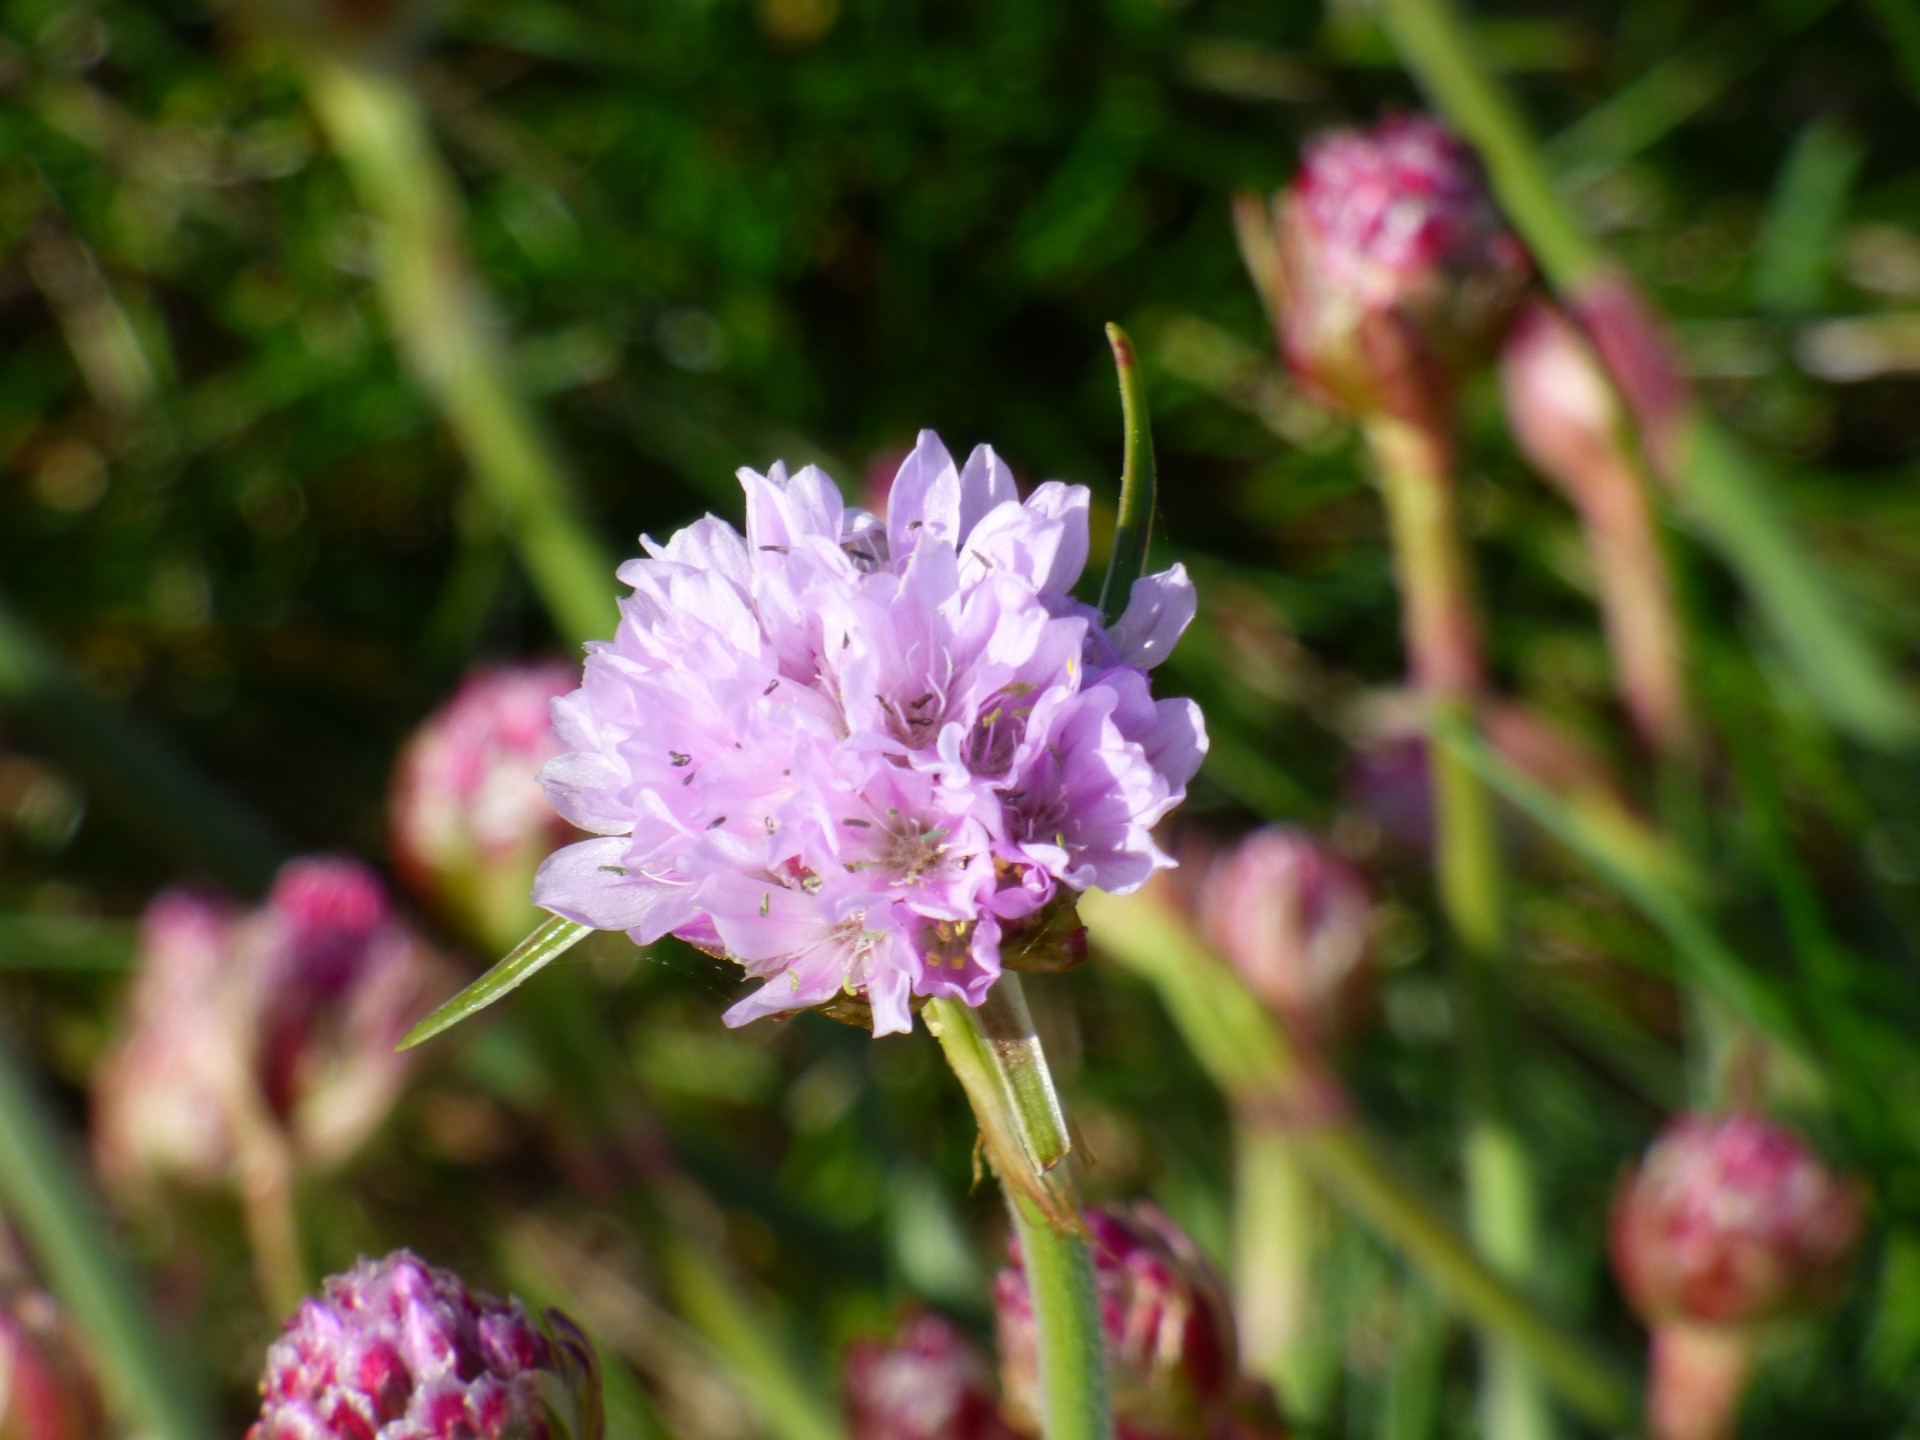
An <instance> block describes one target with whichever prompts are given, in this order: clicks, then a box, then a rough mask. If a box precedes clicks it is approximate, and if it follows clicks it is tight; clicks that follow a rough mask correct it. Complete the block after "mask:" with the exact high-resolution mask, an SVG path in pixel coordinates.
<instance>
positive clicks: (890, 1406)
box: [840, 1314, 1014, 1440]
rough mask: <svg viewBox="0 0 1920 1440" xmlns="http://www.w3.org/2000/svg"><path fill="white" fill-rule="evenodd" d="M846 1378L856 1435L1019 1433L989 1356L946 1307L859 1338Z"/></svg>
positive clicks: (988, 1437) (1003, 1438)
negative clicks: (1008, 1417)
mask: <svg viewBox="0 0 1920 1440" xmlns="http://www.w3.org/2000/svg"><path fill="white" fill-rule="evenodd" d="M840 1384H841V1391H842V1393H843V1394H844V1395H845V1397H846V1409H847V1434H848V1437H849V1440H1013V1434H1014V1432H1013V1431H1012V1430H1011V1429H1009V1428H1008V1426H1007V1424H1006V1422H1005V1421H1004V1420H1002V1419H1001V1418H1000V1405H999V1400H998V1397H997V1395H996V1393H995V1387H994V1379H993V1371H992V1369H991V1367H990V1366H989V1365H988V1363H987V1358H986V1356H985V1355H983V1354H982V1353H981V1352H980V1349H979V1347H978V1346H976V1345H975V1344H974V1343H973V1342H972V1341H970V1340H969V1339H968V1338H967V1337H966V1335H965V1334H963V1333H962V1332H961V1330H960V1329H959V1327H957V1326H956V1325H954V1324H953V1323H952V1322H951V1321H949V1320H946V1319H943V1318H942V1317H940V1316H938V1315H932V1314H922V1315H916V1316H914V1317H912V1318H911V1319H909V1320H907V1321H906V1323H905V1324H903V1325H902V1326H901V1327H900V1328H899V1330H898V1331H897V1332H896V1333H895V1334H894V1336H893V1337H892V1338H891V1339H890V1340H878V1339H861V1340H856V1341H854V1342H853V1343H852V1344H851V1345H849V1346H848V1347H847V1353H846V1358H845V1360H844V1361H843V1362H842V1365H841V1371H840Z"/></svg>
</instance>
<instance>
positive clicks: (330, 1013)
mask: <svg viewBox="0 0 1920 1440" xmlns="http://www.w3.org/2000/svg"><path fill="white" fill-rule="evenodd" d="M242 949H243V955H242V957H241V958H240V960H239V962H238V964H239V967H240V968H241V969H243V970H251V971H252V973H253V975H254V977H255V983H256V984H257V986H258V992H257V997H258V998H257V1003H258V1007H259V1008H258V1011H257V1022H256V1028H255V1031H254V1034H255V1037H256V1043H257V1045H258V1047H259V1048H258V1049H257V1051H256V1052H255V1056H254V1065H253V1074H254V1077H255V1081H256V1083H257V1084H258V1086H259V1089H260V1093H261V1095H262V1096H263V1097H264V1099H265V1101H266V1104H267V1107H268V1109H269V1111H270V1112H271V1114H272V1115H273V1116H274V1118H275V1119H277V1120H278V1121H279V1122H280V1123H281V1124H282V1126H284V1128H285V1129H286V1131H287V1132H288V1134H289V1136H290V1137H291V1139H292V1140H293V1142H294V1147H295V1151H296V1154H298V1155H299V1156H300V1158H302V1159H303V1160H305V1161H307V1162H308V1163H310V1164H313V1165H315V1166H318V1167H321V1168H325V1167H327V1166H331V1165H334V1164H338V1163H339V1162H340V1161H342V1160H345V1159H346V1158H347V1157H348V1156H349V1155H350V1154H352V1152H353V1151H355V1150H357V1149H358V1148H359V1147H360V1146H361V1144H362V1143H364V1142H365V1140H366V1139H367V1138H368V1136H369V1135H371V1134H372V1132H373V1131H374V1130H375V1129H376V1128H377V1127H378V1126H379V1125H380V1123H381V1122H382V1121H383V1120H384V1119H385V1118H386V1116H387V1112H388V1111H389V1110H390V1109H391V1108H392V1106H393V1102H394V1101H395V1100H396V1099H397V1098H398V1097H399V1093H400V1088H401V1085H402V1084H403V1083H404V1081H405V1079H406V1075H407V1072H408V1070H409V1069H411V1058H410V1057H409V1056H407V1055H403V1054H400V1053H398V1052H397V1051H396V1050H395V1048H394V1047H395V1046H396V1045H398V1044H399V1042H400V1038H401V1037H402V1036H403V1035H405V1034H406V1033H407V1031H408V1030H409V1029H410V1028H412V1026H413V1024H414V1022H415V1021H417V1020H418V1019H420V1017H421V1016H422V1015H424V1014H425V1013H426V1012H427V1010H428V1009H430V1008H431V1006H432V1003H433V1000H434V999H435V997H436V996H437V994H438V993H439V992H440V990H441V989H442V988H443V983H442V967H441V965H440V963H439V961H438V960H437V958H436V957H435V956H434V955H433V954H432V952H431V951H429V950H428V949H427V947H426V946H425V945H424V944H423V943H422V942H421V940H420V939H419V937H418V936H417V935H415V934H414V932H413V930H412V929H411V928H410V927H409V926H408V925H407V924H406V922H405V921H404V920H402V919H401V918H400V917H399V916H397V915H396V914H394V913H393V910H392V908H391V905H390V903H389V901H388V899H387V893H386V887H385V886H384V885H382V884H381V882H380V878H379V876H377V875H375V874H374V873H373V871H372V870H370V869H368V868H367V867H366V866H365V865H362V864H361V863H360V862H359V861H357V860H350V859H345V858H338V857H326V858H320V859H306V860H295V861H292V862H290V863H289V864H288V865H287V866H286V867H285V868H284V869H282V870H281V872H280V876H279V878H278V879H277V880H276V881H275V883H274V888H273V892H272V894H271V895H270V896H269V898H268V901H267V904H266V906H265V908H264V909H262V910H261V911H259V912H258V913H256V914H255V915H254V916H253V917H252V918H251V919H250V920H249V921H248V924H247V927H246V932H245V935H244V938H243V946H242Z"/></svg>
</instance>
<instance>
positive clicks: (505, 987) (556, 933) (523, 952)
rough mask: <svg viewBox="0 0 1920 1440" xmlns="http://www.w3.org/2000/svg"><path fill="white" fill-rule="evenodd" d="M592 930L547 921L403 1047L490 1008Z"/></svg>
mask: <svg viewBox="0 0 1920 1440" xmlns="http://www.w3.org/2000/svg"><path fill="white" fill-rule="evenodd" d="M592 930H593V927H592V926H590V925H581V924H579V923H578V922H576V921H573V920H566V919H562V918H561V917H560V916H558V915H554V916H550V917H549V918H547V919H546V920H543V921H542V922H541V923H540V924H539V925H538V926H536V927H535V928H534V931H533V933H532V934H531V935H529V936H527V938H526V939H524V940H522V941H521V942H520V943H519V944H518V945H516V946H514V947H513V949H512V951H511V952H510V953H509V954H508V955H507V957H506V958H505V959H504V960H502V961H500V963H499V964H497V965H495V966H494V967H493V968H492V969H491V970H489V971H487V973H486V974H484V975H482V976H481V977H480V978H479V979H478V980H476V981H474V982H473V983H472V984H471V985H469V986H467V988H466V989H464V990H462V991H461V992H460V993H459V994H458V995H456V996H454V997H453V998H452V999H451V1000H449V1001H447V1003H446V1004H444V1005H442V1006H441V1007H440V1008H439V1009H438V1010H435V1011H434V1012H433V1013H432V1014H431V1015H429V1016H427V1018H426V1019H424V1020H422V1021H421V1022H420V1023H419V1024H418V1025H416V1026H414V1027H413V1029H411V1030H409V1031H408V1032H407V1034H406V1038H405V1039H403V1040H401V1042H400V1045H399V1048H400V1049H402V1050H411V1049H413V1047H414V1046H416V1045H420V1044H423V1043H425V1042H426V1041H428V1040H431V1039H432V1038H433V1037H434V1036H436V1035H438V1034H439V1033H440V1032H441V1031H442V1030H450V1029H452V1028H453V1027H454V1026H455V1025H458V1024H459V1023H460V1022H461V1021H462V1020H465V1019H466V1018H467V1017H468V1016H469V1015H474V1014H477V1013H478V1012H480V1011H482V1010H484V1009H486V1008H487V1006H489V1005H491V1004H493V1002H494V1001H496V1000H498V999H499V998H500V997H501V996H503V995H505V994H506V993H507V992H508V991H510V990H517V989H519V988H520V987H521V986H522V985H524V984H526V982H527V981H528V980H530V979H531V978H532V977H533V976H534V975H536V974H538V973H539V972H540V971H541V970H544V969H545V968H546V967H547V966H548V965H550V964H551V963H552V962H553V961H555V960H558V959H559V958H560V957H561V956H562V955H564V954H566V952H567V951H569V950H571V949H572V948H573V947H574V946H575V945H578V944H579V943H580V942H581V941H582V940H584V939H586V937H587V936H588V935H589V934H591V933H592Z"/></svg>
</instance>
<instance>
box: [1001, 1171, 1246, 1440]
mask: <svg viewBox="0 0 1920 1440" xmlns="http://www.w3.org/2000/svg"><path fill="white" fill-rule="evenodd" d="M1085 1218H1086V1225H1087V1232H1088V1239H1089V1244H1090V1246H1091V1248H1092V1250H1093V1263H1094V1274H1095V1282H1096V1284H1097V1285H1098V1287H1099V1291H1100V1317H1101V1322H1102V1324H1103V1326H1104V1327H1105V1330H1106V1338H1107V1364H1108V1374H1109V1381H1110V1383H1111V1386H1112V1393H1113V1413H1114V1418H1115V1420H1116V1422H1117V1423H1118V1425H1119V1431H1120V1434H1121V1435H1122V1436H1123V1437H1126V1440H1187V1437H1190V1436H1194V1435H1203V1434H1206V1433H1207V1432H1208V1431H1209V1430H1211V1429H1213V1428H1214V1427H1216V1426H1218V1425H1220V1424H1223V1423H1224V1422H1225V1421H1226V1420H1228V1419H1229V1418H1230V1416H1231V1414H1232V1406H1233V1403H1234V1399H1235V1394H1234V1392H1235V1382H1236V1377H1237V1375H1238V1373H1239V1360H1238V1355H1237V1342H1236V1339H1235V1336H1234V1330H1233V1317H1232V1311H1231V1309H1230V1308H1229V1306H1228V1303H1227V1296H1226V1288H1225V1286H1224V1285H1223V1284H1222V1283H1221V1281H1220V1278H1219V1276H1218V1275H1217V1274H1215V1272H1214V1270H1213V1267H1212V1266H1211V1265H1209V1264H1208V1263H1207V1261H1206V1259H1205V1257H1204V1256H1202V1255H1201V1254H1200V1251H1199V1249H1198V1247H1196V1246H1195V1245H1194V1243H1193V1241H1192V1240H1191V1239H1189V1238H1188V1237H1187V1235H1186V1234H1185V1233H1184V1232H1183V1231H1181V1230H1180V1229H1178V1228H1177V1227H1176V1226H1175V1225H1174V1223H1173V1222H1172V1221H1171V1220H1169V1219H1167V1217H1166V1216H1165V1215H1163V1214H1161V1212H1160V1211H1159V1210H1157V1209H1155V1208H1154V1207H1153V1206H1151V1205H1134V1206H1130V1207H1128V1208H1127V1209H1125V1210H1119V1211H1113V1210H1096V1209H1089V1210H1088V1211H1087V1212H1086V1217H1085ZM1012 1261H1013V1263H1012V1264H1011V1265H1010V1266H1009V1267H1008V1268H1007V1269H1005V1270H1002V1271H1001V1272H1000V1274H999V1276H998V1277H997V1278H996V1279H995V1281H994V1310H995V1328H996V1330H997V1333H998V1336H999V1342H1000V1378H1001V1383H1002V1386H1003V1389H1004V1391H1005V1396H1006V1399H1005V1404H1006V1409H1007V1414H1008V1418H1009V1419H1011V1420H1012V1421H1013V1422H1014V1423H1015V1425H1016V1426H1018V1427H1019V1428H1020V1429H1021V1430H1023V1431H1024V1432H1026V1433H1038V1426H1039V1416H1040V1413H1041V1395H1040V1364H1039V1348H1038V1344H1037V1338H1036V1335H1035V1331H1034V1314H1033V1297H1032V1296H1031V1294H1030V1293H1029V1292H1028V1290H1027V1282H1026V1274H1025V1272H1024V1271H1023V1270H1022V1269H1021V1262H1020V1252H1019V1248H1018V1246H1017V1245H1016V1246H1015V1247H1014V1248H1013V1252H1012Z"/></svg>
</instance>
